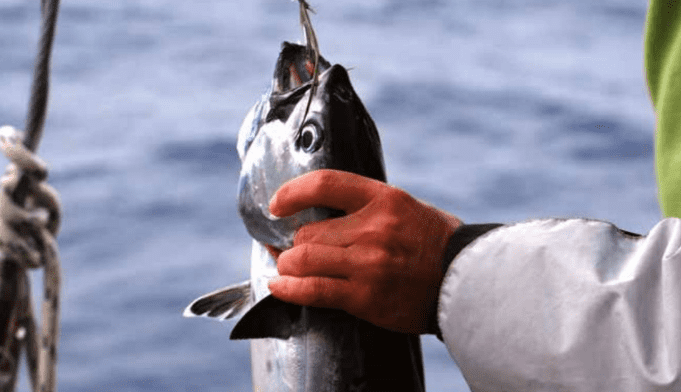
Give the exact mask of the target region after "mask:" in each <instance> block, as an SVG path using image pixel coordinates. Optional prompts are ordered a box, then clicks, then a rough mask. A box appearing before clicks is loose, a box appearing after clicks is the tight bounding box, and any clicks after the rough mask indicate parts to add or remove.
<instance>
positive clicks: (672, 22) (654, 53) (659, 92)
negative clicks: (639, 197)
mask: <svg viewBox="0 0 681 392" xmlns="http://www.w3.org/2000/svg"><path fill="white" fill-rule="evenodd" d="M645 67H646V76H647V78H648V88H649V89H650V97H651V99H652V101H653V105H654V106H655V117H656V120H657V121H656V122H657V124H656V128H657V134H656V142H655V161H656V169H657V184H658V189H659V192H660V194H659V197H660V206H661V208H662V212H663V213H664V214H665V216H675V217H679V218H681V1H679V0H650V3H649V7H648V16H647V19H646V30H645Z"/></svg>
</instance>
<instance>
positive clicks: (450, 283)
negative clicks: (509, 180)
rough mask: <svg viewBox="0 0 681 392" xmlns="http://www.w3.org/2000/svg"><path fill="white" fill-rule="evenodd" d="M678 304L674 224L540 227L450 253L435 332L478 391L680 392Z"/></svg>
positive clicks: (679, 238) (501, 232)
mask: <svg viewBox="0 0 681 392" xmlns="http://www.w3.org/2000/svg"><path fill="white" fill-rule="evenodd" d="M680 298H681V220H678V219H667V220H665V221H663V222H661V223H660V224H658V225H657V226H655V227H654V228H653V230H652V231H651V232H650V234H648V235H647V236H646V237H636V236H632V235H630V234H627V233H625V232H622V231H620V230H618V229H617V228H616V227H614V226H613V225H611V224H608V223H605V222H599V221H589V220H578V219H573V220H539V221H530V222H524V223H519V224H515V225H508V226H502V227H499V228H496V229H493V230H491V231H489V232H487V233H486V234H483V235H482V236H480V237H479V238H477V239H476V240H474V241H473V242H472V243H470V245H468V246H466V247H465V248H463V249H462V250H461V252H459V253H458V254H457V256H456V257H455V258H454V260H453V262H452V264H451V265H450V266H449V268H448V270H447V273H446V276H445V278H444V281H443V285H442V288H441V292H440V296H439V305H438V322H439V326H440V328H441V330H442V335H443V338H444V341H445V343H446V345H447V347H448V349H449V351H450V353H451V354H452V356H453V357H454V358H455V360H456V361H457V362H458V364H459V366H460V368H461V370H462V372H463V374H464V376H465V377H466V379H467V381H468V382H469V383H470V384H471V387H472V388H473V389H475V390H476V391H497V390H523V391H533V390H537V391H538V390H561V388H564V389H566V390H584V391H593V390H620V391H626V390H631V391H634V390H635V391H640V390H678V389H679V388H680V387H681V385H677V384H675V382H678V380H679V379H680V378H681V377H680V376H681V303H680V302H681V300H680Z"/></svg>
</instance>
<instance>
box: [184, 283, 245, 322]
mask: <svg viewBox="0 0 681 392" xmlns="http://www.w3.org/2000/svg"><path fill="white" fill-rule="evenodd" d="M250 298H251V281H250V280H247V281H245V282H241V283H237V284H235V285H232V286H227V287H224V288H221V289H220V290H216V291H213V292H212V293H208V294H204V295H202V296H200V297H199V298H197V299H195V300H194V301H193V302H192V303H191V304H189V306H187V308H185V310H184V313H183V314H182V315H183V316H184V317H211V318H216V319H218V320H221V321H222V320H225V319H228V318H231V317H234V316H237V315H239V314H242V313H244V312H246V311H247V310H248V309H249V308H250V307H251V300H250Z"/></svg>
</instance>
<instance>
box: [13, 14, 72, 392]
mask: <svg viewBox="0 0 681 392" xmlns="http://www.w3.org/2000/svg"><path fill="white" fill-rule="evenodd" d="M58 12H59V0H41V16H42V19H41V34H40V41H39V44H38V57H37V60H36V63H35V68H34V74H33V83H32V87H31V98H30V102H29V110H28V114H27V119H26V133H25V135H22V134H21V133H20V132H18V131H16V130H15V129H14V128H12V127H10V126H4V127H1V128H0V149H2V151H3V153H4V154H5V156H7V158H8V159H9V160H10V161H11V163H10V165H8V168H7V171H6V172H5V175H4V176H3V177H2V180H1V181H0V183H1V184H0V259H1V263H2V266H1V268H0V344H2V346H0V391H1V392H11V391H13V390H14V385H15V383H16V375H17V370H18V369H17V368H18V366H17V365H18V362H19V355H20V352H21V347H22V345H24V344H25V347H26V351H27V363H28V367H29V374H30V378H31V384H32V387H33V390H34V391H39V392H54V391H56V364H57V343H58V337H59V293H60V281H61V271H60V263H59V254H58V248H57V242H56V240H55V236H56V234H57V231H58V229H59V223H60V210H61V206H60V203H59V198H58V196H57V193H56V192H55V191H54V189H52V188H51V187H49V186H48V185H47V184H45V183H44V180H45V179H46V178H47V168H46V165H45V163H44V162H43V161H42V160H40V159H39V158H38V157H37V156H35V155H34V154H33V152H35V151H36V149H37V147H38V144H39V142H40V138H41V136H42V133H43V126H44V124H45V118H46V114H47V100H48V91H49V73H50V60H51V53H52V43H53V41H54V34H55V27H56V23H57V15H58ZM22 136H23V138H22ZM35 268H44V279H43V288H44V296H43V303H42V331H41V337H40V339H39V340H38V338H37V336H36V332H35V321H34V319H33V311H32V309H31V298H30V289H29V280H28V276H27V275H26V270H28V269H35Z"/></svg>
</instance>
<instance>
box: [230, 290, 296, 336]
mask: <svg viewBox="0 0 681 392" xmlns="http://www.w3.org/2000/svg"><path fill="white" fill-rule="evenodd" d="M302 308H303V307H302V306H300V305H293V304H289V303H286V302H284V301H282V300H279V299H277V298H274V297H273V296H272V295H268V296H267V297H265V298H263V299H262V301H260V302H258V303H256V304H255V305H253V307H252V308H251V309H250V310H249V311H248V312H247V313H246V314H244V316H243V317H242V318H241V320H239V322H237V323H236V325H235V326H234V329H233V330H232V333H231V334H230V335H229V338H230V339H232V340H238V339H262V338H278V339H288V338H290V337H291V335H292V333H293V329H294V326H295V325H297V323H298V320H299V319H300V314H301V311H302Z"/></svg>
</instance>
